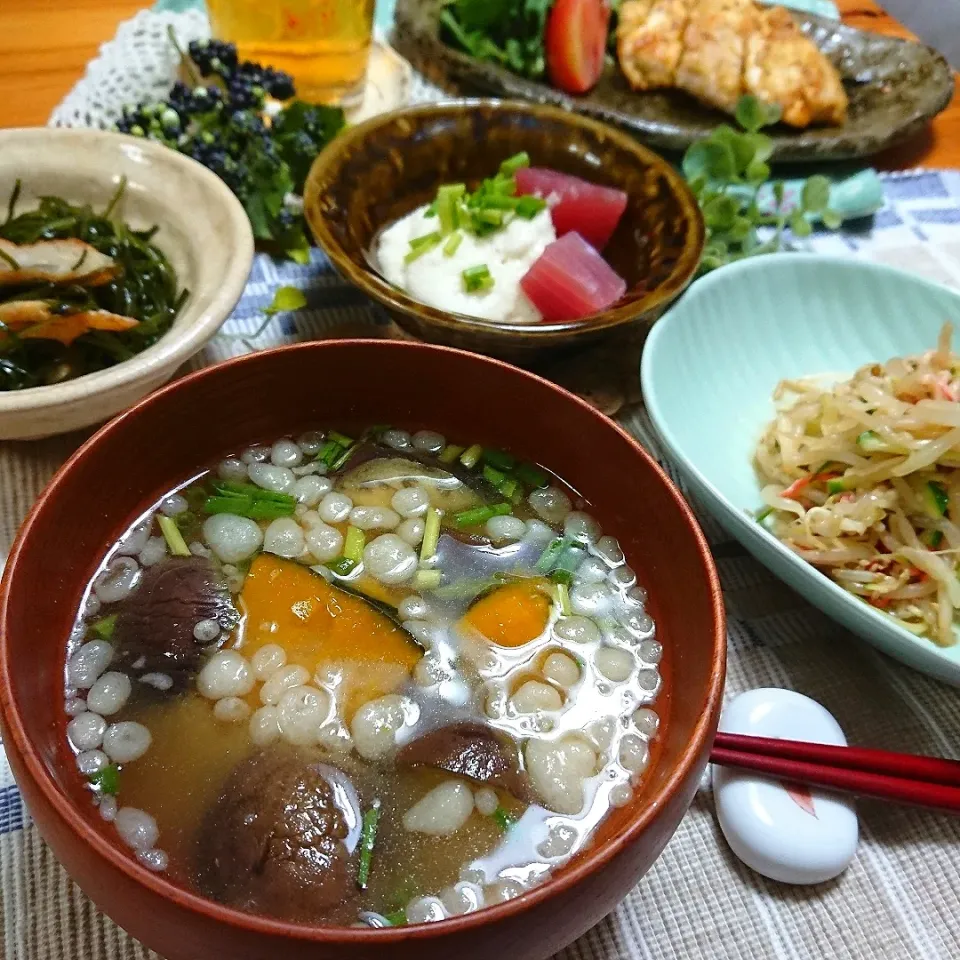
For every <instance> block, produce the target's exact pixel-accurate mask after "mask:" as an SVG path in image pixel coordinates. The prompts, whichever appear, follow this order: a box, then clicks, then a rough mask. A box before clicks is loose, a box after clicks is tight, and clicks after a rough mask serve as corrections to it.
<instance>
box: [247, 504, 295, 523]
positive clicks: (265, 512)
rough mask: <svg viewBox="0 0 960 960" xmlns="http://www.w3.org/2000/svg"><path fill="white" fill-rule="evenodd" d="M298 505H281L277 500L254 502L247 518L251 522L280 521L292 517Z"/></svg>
mask: <svg viewBox="0 0 960 960" xmlns="http://www.w3.org/2000/svg"><path fill="white" fill-rule="evenodd" d="M295 509H296V503H279V502H278V501H276V500H254V501H253V503H252V504H251V505H250V509H249V510H247V512H246V516H248V517H249V518H250V519H251V520H278V519H279V518H280V517H292V516H293V512H294V510H295Z"/></svg>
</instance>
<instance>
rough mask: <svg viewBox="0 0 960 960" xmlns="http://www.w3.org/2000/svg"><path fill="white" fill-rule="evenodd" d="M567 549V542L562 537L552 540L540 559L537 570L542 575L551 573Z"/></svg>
mask: <svg viewBox="0 0 960 960" xmlns="http://www.w3.org/2000/svg"><path fill="white" fill-rule="evenodd" d="M566 548H567V541H566V540H564V539H563V538H562V537H557V539H556V540H551V541H550V543H549V544H548V545H547V549H546V550H544V551H543V553H541V554H540V559H539V560H538V561H537V563H536V567H537V570H539V571H540V572H541V573H549V572H550V571H551V570H552V569H553V568H554V567H555V566H556V565H557V561H558V560H559V559H560V555H561V554H562V553H563V551H564V550H566Z"/></svg>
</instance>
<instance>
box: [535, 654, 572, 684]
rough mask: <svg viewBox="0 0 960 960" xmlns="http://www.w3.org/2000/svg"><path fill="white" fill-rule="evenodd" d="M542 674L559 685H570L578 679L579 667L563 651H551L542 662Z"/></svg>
mask: <svg viewBox="0 0 960 960" xmlns="http://www.w3.org/2000/svg"><path fill="white" fill-rule="evenodd" d="M543 675H544V676H545V677H546V678H547V679H548V680H552V681H553V682H554V683H558V684H560V686H561V687H572V686H573V685H574V684H575V683H576V682H577V681H578V680H579V679H580V667H579V665H578V664H577V661H576V660H574V659H573V657H570V656H568V655H567V654H565V653H560V652H557V653H551V654H550V655H549V656H548V657H547V659H546V660H544V662H543Z"/></svg>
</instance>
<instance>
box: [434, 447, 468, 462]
mask: <svg viewBox="0 0 960 960" xmlns="http://www.w3.org/2000/svg"><path fill="white" fill-rule="evenodd" d="M465 449H466V447H458V446H457V445H456V444H455V443H448V444H447V446H445V447H444V448H443V453H441V454H440V456H439V457H437V459H438V460H439V461H440V462H441V463H453V461H454V460H456V459H457V457H459V456H460V454H461V453H463V451H464V450H465Z"/></svg>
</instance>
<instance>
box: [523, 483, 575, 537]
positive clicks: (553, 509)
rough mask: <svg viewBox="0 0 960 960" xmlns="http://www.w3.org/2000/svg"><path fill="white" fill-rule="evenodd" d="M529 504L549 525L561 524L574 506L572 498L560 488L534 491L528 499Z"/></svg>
mask: <svg viewBox="0 0 960 960" xmlns="http://www.w3.org/2000/svg"><path fill="white" fill-rule="evenodd" d="M527 503H529V504H530V507H531V509H532V510H533V512H534V513H535V514H536V515H537V516H538V517H540V518H541V519H543V520H546V522H547V523H561V522H562V521H563V519H564V517H566V515H567V514H568V513H569V512H570V510H571V506H572V505H571V503H570V498H569V497H568V496H567V495H566V494H565V493H564V492H563V491H562V490H561V489H560V488H559V487H542V488H541V489H539V490H534V491H533V492H532V493H531V494H530V496H529V497H527ZM551 532H552V531H551Z"/></svg>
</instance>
